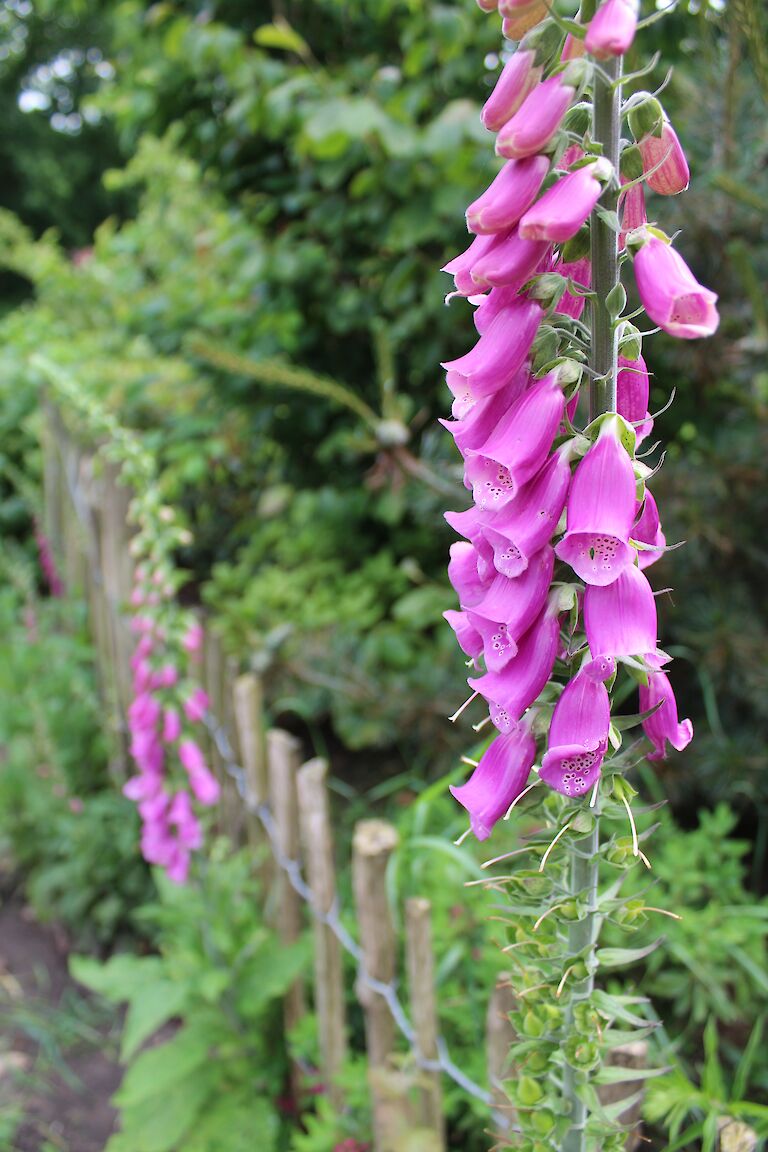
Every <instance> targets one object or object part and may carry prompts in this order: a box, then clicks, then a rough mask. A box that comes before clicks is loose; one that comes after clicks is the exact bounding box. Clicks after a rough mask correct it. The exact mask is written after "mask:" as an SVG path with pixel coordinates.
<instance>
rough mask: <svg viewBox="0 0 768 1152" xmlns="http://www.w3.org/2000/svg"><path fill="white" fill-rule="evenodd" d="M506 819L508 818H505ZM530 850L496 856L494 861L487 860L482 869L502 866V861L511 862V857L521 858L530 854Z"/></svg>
mask: <svg viewBox="0 0 768 1152" xmlns="http://www.w3.org/2000/svg"><path fill="white" fill-rule="evenodd" d="M505 819H506V817H505ZM529 851H530V849H529V848H515V850H514V852H504V853H503V854H502V855H501V856H494V858H493V860H485V861H484V862H483V863H482V864H481V865H480V867H481V868H490V867H491V865H492V864H500V863H501V861H502V860H509V858H510V857H511V856H521V855H522V854H523V853H524V852H529Z"/></svg>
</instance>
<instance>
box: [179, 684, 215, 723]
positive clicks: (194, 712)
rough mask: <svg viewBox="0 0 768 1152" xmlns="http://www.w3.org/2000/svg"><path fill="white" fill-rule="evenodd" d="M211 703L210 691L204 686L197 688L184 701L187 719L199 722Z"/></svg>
mask: <svg viewBox="0 0 768 1152" xmlns="http://www.w3.org/2000/svg"><path fill="white" fill-rule="evenodd" d="M209 704H210V701H209V699H208V693H207V692H205V691H204V690H203V689H202V688H195V690H194V691H193V692H192V694H191V695H190V696H188V697H187V699H186V700H185V701H184V712H185V713H186V716H187V719H188V720H191V721H192V723H193V724H197V723H199V722H200V721H201V720H202V719H203V717H204V716H205V714H206V712H207V711H208V706H209Z"/></svg>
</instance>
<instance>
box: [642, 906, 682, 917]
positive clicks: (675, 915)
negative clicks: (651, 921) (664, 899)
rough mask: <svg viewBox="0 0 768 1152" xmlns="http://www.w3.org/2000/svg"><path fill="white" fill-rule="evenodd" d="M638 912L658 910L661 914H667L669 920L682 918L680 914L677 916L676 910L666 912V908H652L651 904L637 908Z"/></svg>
mask: <svg viewBox="0 0 768 1152" xmlns="http://www.w3.org/2000/svg"><path fill="white" fill-rule="evenodd" d="M638 912H658V913H659V914H660V915H661V916H669V917H670V919H671V920H682V916H678V914H677V912H668V911H667V910H666V908H654V907H653V905H652V904H646V905H645V907H644V908H638Z"/></svg>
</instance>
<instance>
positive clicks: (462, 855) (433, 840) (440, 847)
mask: <svg viewBox="0 0 768 1152" xmlns="http://www.w3.org/2000/svg"><path fill="white" fill-rule="evenodd" d="M406 847H408V848H422V849H427V850H428V851H429V852H437V853H438V855H441V856H445V857H447V858H448V859H449V860H452V861H453V863H454V864H456V865H457V866H458V868H459V869H460V871H461V872H463V873H464V874H465V875H467V876H475V877H477V879H481V878H482V877H486V878H487V879H488V880H489V881H490V880H491V877H492V873H489V872H487V871H486V870H485V869H483V868H481V867H480V865H479V864H478V863H477V861H475V860H473V859H472V857H471V856H469V855H468V854H467V853H466V852H462V850H461V848H458V847H457V846H456V845H455V844H452V843H451V842H450V841H449V840H441V839H440V837H439V836H414V837H413V839H412V840H409V841H408V844H407V846H406Z"/></svg>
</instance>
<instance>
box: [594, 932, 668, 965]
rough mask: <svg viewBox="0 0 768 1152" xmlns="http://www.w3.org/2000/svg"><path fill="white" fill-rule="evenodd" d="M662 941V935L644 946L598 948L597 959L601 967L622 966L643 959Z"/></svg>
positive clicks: (659, 945) (658, 946)
mask: <svg viewBox="0 0 768 1152" xmlns="http://www.w3.org/2000/svg"><path fill="white" fill-rule="evenodd" d="M663 943H664V937H663V936H661V937H659V939H658V940H654V942H653V944H646V946H645V948H598V950H597V959H598V962H599V964H600V967H601V968H622V967H624V965H626V964H636V963H637V961H638V960H644V959H645V957H646V956H650V955H651V953H652V952H655V951H656V949H657V948H660V947H661V945H662V944H663Z"/></svg>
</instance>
